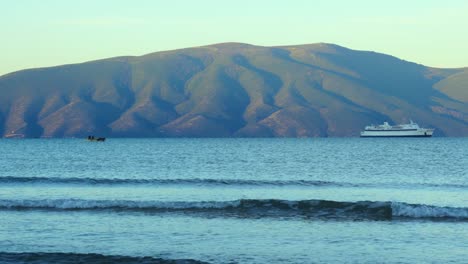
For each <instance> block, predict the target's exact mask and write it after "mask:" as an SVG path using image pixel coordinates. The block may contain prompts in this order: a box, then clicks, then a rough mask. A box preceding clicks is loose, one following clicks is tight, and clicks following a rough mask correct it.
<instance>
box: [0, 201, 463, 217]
mask: <svg viewBox="0 0 468 264" xmlns="http://www.w3.org/2000/svg"><path fill="white" fill-rule="evenodd" d="M0 210H49V211H83V210H84V211H129V212H130V211H143V212H148V213H168V212H169V213H170V212H174V213H175V212H181V213H184V214H210V215H219V216H234V217H254V218H260V217H302V218H326V219H354V220H359V219H363V220H364V219H369V220H397V219H433V220H451V221H468V208H465V207H440V206H433V205H424V204H408V203H401V202H371V201H359V202H339V201H329V200H300V201H289V200H276V199H265V200H257V199H250V200H249V199H241V200H235V201H200V202H187V201H174V202H164V201H129V200H82V199H43V200H0Z"/></svg>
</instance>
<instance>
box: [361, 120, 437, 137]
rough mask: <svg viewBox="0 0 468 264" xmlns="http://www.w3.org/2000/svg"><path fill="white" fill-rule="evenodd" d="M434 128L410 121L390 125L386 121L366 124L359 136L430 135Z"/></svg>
mask: <svg viewBox="0 0 468 264" xmlns="http://www.w3.org/2000/svg"><path fill="white" fill-rule="evenodd" d="M432 133H434V129H431V128H422V127H419V125H418V124H416V123H414V122H413V121H410V123H409V124H401V125H395V126H391V125H389V124H388V122H384V123H383V125H377V126H374V125H371V126H366V127H365V128H364V131H361V137H432Z"/></svg>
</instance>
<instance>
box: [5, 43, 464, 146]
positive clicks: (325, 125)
mask: <svg viewBox="0 0 468 264" xmlns="http://www.w3.org/2000/svg"><path fill="white" fill-rule="evenodd" d="M467 86H468V68H459V69H441V68H432V67H426V66H424V65H421V64H416V63H412V62H407V61H404V60H400V59H398V58H396V57H393V56H390V55H385V54H380V53H376V52H369V51H355V50H351V49H348V48H345V47H341V46H338V45H335V44H327V43H317V44H306V45H295V46H289V45H288V46H277V47H264V46H255V45H250V44H245V43H235V42H228V43H219V44H214V45H208V46H200V47H193V48H185V49H177V50H171V51H160V52H154V53H149V54H146V55H142V56H119V57H113V58H109V59H101V60H95V61H90V62H84V63H78V64H68V65H62V66H53V67H45V68H36V69H27V70H23V71H17V72H13V73H9V74H6V75H3V76H0V134H1V135H2V136H3V137H15V136H18V137H22V136H24V137H84V136H86V135H88V134H96V135H102V136H111V137H112V136H114V137H327V136H338V137H339V136H357V135H358V134H359V131H360V129H362V127H363V126H365V125H367V124H370V123H380V122H383V121H390V122H394V123H400V122H406V121H408V120H409V119H413V120H415V121H417V122H419V123H421V125H425V126H431V127H434V128H436V131H437V132H436V135H439V136H468V106H467V102H468V100H467V99H468V87H467Z"/></svg>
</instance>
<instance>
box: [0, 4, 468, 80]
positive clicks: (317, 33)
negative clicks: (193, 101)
mask: <svg viewBox="0 0 468 264" xmlns="http://www.w3.org/2000/svg"><path fill="white" fill-rule="evenodd" d="M467 14H468V0H444V1H441V0H437V1H435V0H391V1H387V0H379V1H376V0H353V1H351V0H349V1H348V0H170V1H167V0H132V1H130V0H0V36H1V38H0V75H3V74H6V73H9V72H13V71H17V70H21V69H26V68H36V67H48V66H55V65H62V64H70V63H79V62H85V61H90V60H96V59H103V58H109V57H116V56H126V55H135V56H139V55H144V54H147V53H151V52H156V51H164V50H172V49H179V48H187V47H195V46H202V45H210V44H215V43H222V42H243V43H249V44H253V45H261V46H279V45H298V44H310V43H318V42H325V43H334V44H338V45H341V46H345V47H347V48H351V49H356V50H370V51H375V52H381V53H385V54H389V55H393V56H396V57H398V58H401V59H404V60H407V61H412V62H416V63H420V64H424V65H426V66H432V67H442V68H456V67H466V66H468V50H467V48H468V15H467Z"/></svg>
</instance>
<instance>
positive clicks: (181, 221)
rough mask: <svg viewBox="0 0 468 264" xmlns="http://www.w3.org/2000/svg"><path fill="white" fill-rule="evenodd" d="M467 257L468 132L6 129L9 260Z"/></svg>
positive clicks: (0, 144) (2, 208)
mask: <svg viewBox="0 0 468 264" xmlns="http://www.w3.org/2000/svg"><path fill="white" fill-rule="evenodd" d="M467 260H468V139H467V138H423V139H417V138H414V139H412V138H409V139H406V138H399V139H361V138H322V139H108V140H107V141H106V142H104V143H101V142H87V141H85V140H82V139H30V140H6V139H4V140H0V262H1V263H74V262H79V261H81V262H82V263H93V262H95V263H166V262H167V263H172V262H171V261H175V262H176V263H196V262H208V263H428V262H429V263H431V262H432V263H467Z"/></svg>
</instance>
